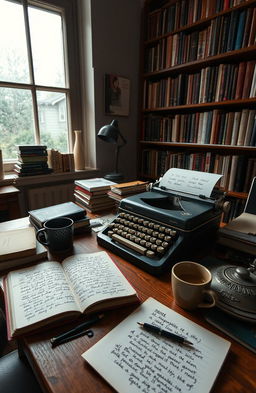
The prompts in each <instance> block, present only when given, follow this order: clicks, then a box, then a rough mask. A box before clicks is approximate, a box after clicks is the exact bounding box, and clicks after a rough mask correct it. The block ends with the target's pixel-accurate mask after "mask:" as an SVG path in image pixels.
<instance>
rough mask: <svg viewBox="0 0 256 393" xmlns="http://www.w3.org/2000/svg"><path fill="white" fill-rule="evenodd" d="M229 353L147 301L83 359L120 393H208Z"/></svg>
mask: <svg viewBox="0 0 256 393" xmlns="http://www.w3.org/2000/svg"><path fill="white" fill-rule="evenodd" d="M137 322H142V323H150V324H153V325H156V326H159V327H161V328H162V329H165V330H168V331H170V332H172V333H175V334H178V335H180V336H183V337H185V338H186V339H187V340H189V341H191V342H192V343H193V345H191V346H188V345H183V344H179V343H177V342H174V341H172V340H170V339H167V338H165V337H163V336H160V335H155V334H153V333H151V332H148V331H146V330H145V329H143V328H141V327H140V326H139V325H138V323H137ZM229 347H230V342H229V341H227V340H225V339H223V338H221V337H219V336H217V335H216V334H214V333H212V332H210V331H209V330H207V329H205V328H203V327H201V326H199V325H197V324H196V323H194V322H192V321H190V320H189V319H187V318H185V317H183V316H182V315H180V314H178V313H177V312H175V311H173V310H172V309H170V308H168V307H166V306H164V305H163V304H161V303H159V302H158V301H157V300H155V299H153V298H149V299H147V300H146V301H145V302H144V303H143V304H142V305H141V306H140V307H139V308H138V309H137V310H135V311H134V312H133V313H132V314H131V315H129V316H128V318H126V319H125V320H124V321H123V322H121V323H120V324H119V325H118V326H116V327H115V328H114V329H113V330H112V331H111V332H110V333H108V334H107V335H106V336H105V337H103V338H102V339H101V340H100V341H98V342H97V343H96V344H95V345H94V346H92V347H91V348H90V349H89V350H87V351H86V352H84V353H83V354H82V357H83V358H84V359H85V360H86V361H87V362H88V363H89V364H90V365H91V366H92V367H93V368H94V369H95V370H96V371H97V372H98V373H99V374H101V375H102V377H103V378H105V380H106V381H107V382H108V383H109V384H110V385H111V386H112V387H113V388H114V389H115V390H116V391H117V392H120V393H144V392H147V393H153V392H155V393H164V392H182V393H187V392H198V393H199V392H202V393H208V392H209V391H210V390H211V387H212V385H213V383H214V381H215V379H216V377H217V375H218V373H219V371H220V368H221V366H222V364H223V362H224V360H225V358H226V355H227V353H228V351H229Z"/></svg>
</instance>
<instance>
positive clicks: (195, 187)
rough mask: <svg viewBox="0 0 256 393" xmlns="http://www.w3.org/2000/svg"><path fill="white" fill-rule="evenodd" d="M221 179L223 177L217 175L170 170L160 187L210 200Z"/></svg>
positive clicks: (185, 170) (176, 169) (186, 170)
mask: <svg viewBox="0 0 256 393" xmlns="http://www.w3.org/2000/svg"><path fill="white" fill-rule="evenodd" d="M221 177H222V175H218V174H215V173H207V172H199V171H190V170H188V169H179V168H170V169H168V171H167V172H166V173H165V174H164V176H163V177H162V179H161V180H160V182H159V187H165V188H167V189H168V190H174V191H179V192H185V193H187V194H193V195H197V196H198V195H204V196H206V197H208V198H209V197H210V196H211V193H212V190H213V187H214V186H215V184H216V183H217V181H218V180H219V179H220V178H221Z"/></svg>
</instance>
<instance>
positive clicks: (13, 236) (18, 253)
mask: <svg viewBox="0 0 256 393" xmlns="http://www.w3.org/2000/svg"><path fill="white" fill-rule="evenodd" d="M35 253H36V236H35V230H34V228H32V227H28V228H19V229H12V230H3V231H0V263H1V262H2V261H8V260H10V259H15V258H22V257H26V256H29V255H33V254H35Z"/></svg>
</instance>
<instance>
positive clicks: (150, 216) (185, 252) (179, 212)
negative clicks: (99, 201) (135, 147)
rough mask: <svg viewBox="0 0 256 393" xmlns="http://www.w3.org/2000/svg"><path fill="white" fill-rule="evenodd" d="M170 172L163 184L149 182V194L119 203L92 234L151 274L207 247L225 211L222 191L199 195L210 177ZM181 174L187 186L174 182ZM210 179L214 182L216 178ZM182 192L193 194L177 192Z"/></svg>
mask: <svg viewBox="0 0 256 393" xmlns="http://www.w3.org/2000/svg"><path fill="white" fill-rule="evenodd" d="M169 171H170V172H171V174H170V172H169ZM169 171H168V172H167V173H166V174H168V176H167V180H166V178H165V176H166V175H164V177H163V178H162V180H164V181H161V180H160V181H158V182H156V183H155V184H152V185H151V189H150V191H147V192H143V193H141V194H137V195H133V196H130V197H127V198H125V199H123V200H121V202H120V205H119V209H118V214H117V216H116V217H115V218H114V220H113V221H112V222H111V223H110V224H108V226H107V227H106V228H105V229H104V230H103V231H102V232H100V233H98V236H97V241H98V243H99V244H100V245H101V246H103V247H105V248H107V249H109V250H111V251H112V252H114V253H115V254H117V255H119V256H121V257H122V258H124V259H125V260H127V261H128V262H131V263H133V264H135V265H136V266H138V267H140V268H141V269H143V270H145V271H147V272H149V273H151V274H154V275H158V274H161V273H162V272H164V271H165V270H166V269H167V268H168V267H170V266H172V265H173V264H174V263H175V262H176V261H178V260H181V259H184V258H191V251H192V250H193V249H195V248H201V246H202V244H203V243H202V242H204V241H205V240H207V241H210V243H212V242H213V239H214V238H215V233H216V231H217V229H218V227H219V223H220V218H221V214H222V211H223V208H224V193H222V192H220V191H219V190H218V189H215V188H214V187H212V189H211V193H210V196H206V195H205V193H204V194H201V193H200V191H205V183H207V181H206V180H205V183H202V181H203V180H204V179H205V178H206V177H207V178H208V177H209V176H210V177H211V175H213V174H206V173H204V172H197V171H189V170H181V169H177V168H171V169H170V170H169ZM191 172H192V173H191ZM181 174H183V175H185V177H186V179H185V183H186V185H184V184H183V183H184V177H183V178H181V181H180V180H179V179H180V176H181ZM195 174H196V176H195ZM198 176H200V179H202V180H199V177H198ZM213 177H214V178H213V180H211V182H214V184H215V182H216V180H218V179H219V178H220V177H221V175H215V174H214V175H213ZM177 179H178V181H177ZM194 179H196V180H194ZM181 183H182V184H181ZM208 183H209V182H208ZM169 185H171V186H172V187H174V186H175V188H176V189H170V188H169ZM198 185H199V186H198ZM207 186H208V187H209V185H208V184H207ZM184 188H185V189H186V190H187V191H191V190H194V189H195V188H196V189H197V192H196V194H191V193H188V192H183V191H180V190H183V189H184ZM207 193H208V194H209V190H208V189H207Z"/></svg>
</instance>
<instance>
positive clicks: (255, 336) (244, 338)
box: [205, 307, 256, 353]
mask: <svg viewBox="0 0 256 393" xmlns="http://www.w3.org/2000/svg"><path fill="white" fill-rule="evenodd" d="M205 319H206V321H207V322H209V323H210V324H211V325H213V326H215V327H216V328H217V329H219V330H221V331H222V332H224V333H226V334H227V335H228V336H229V337H232V338H233V339H234V340H236V341H238V342H239V343H240V344H242V345H243V346H244V347H246V348H248V349H249V350H250V351H252V352H254V353H256V326H255V324H252V323H248V322H245V321H242V320H239V319H237V318H233V317H232V316H230V315H229V314H227V313H226V312H224V311H222V310H220V309H217V308H216V307H215V308H214V309H211V310H209V311H207V313H206V315H205Z"/></svg>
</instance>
